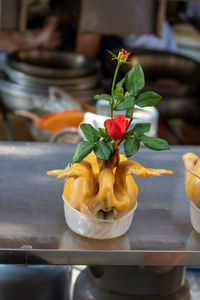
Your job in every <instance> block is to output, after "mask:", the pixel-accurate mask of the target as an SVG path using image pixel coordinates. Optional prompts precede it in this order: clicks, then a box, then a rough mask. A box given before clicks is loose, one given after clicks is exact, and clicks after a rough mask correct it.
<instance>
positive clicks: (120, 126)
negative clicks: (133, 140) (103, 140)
mask: <svg viewBox="0 0 200 300" xmlns="http://www.w3.org/2000/svg"><path fill="white" fill-rule="evenodd" d="M128 123H129V122H128V120H126V119H125V116H124V115H117V116H116V117H114V118H112V119H107V120H105V122H104V126H105V127H106V130H107V133H108V135H109V137H112V138H114V139H116V140H118V139H121V137H122V136H123V135H124V133H125V132H126V128H127V127H128Z"/></svg>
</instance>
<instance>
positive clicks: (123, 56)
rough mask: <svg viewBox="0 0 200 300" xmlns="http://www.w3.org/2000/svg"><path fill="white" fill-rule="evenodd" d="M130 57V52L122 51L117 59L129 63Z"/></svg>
mask: <svg viewBox="0 0 200 300" xmlns="http://www.w3.org/2000/svg"><path fill="white" fill-rule="evenodd" d="M129 55H130V52H127V51H126V50H125V49H122V50H121V51H120V52H119V53H118V57H117V59H118V60H119V61H123V62H126V61H127V58H128V57H129Z"/></svg>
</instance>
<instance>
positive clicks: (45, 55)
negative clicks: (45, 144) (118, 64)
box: [0, 50, 101, 110]
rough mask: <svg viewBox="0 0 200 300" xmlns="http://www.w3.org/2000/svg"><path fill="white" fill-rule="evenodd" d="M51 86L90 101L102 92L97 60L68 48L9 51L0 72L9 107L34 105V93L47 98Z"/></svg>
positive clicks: (5, 102) (28, 108)
mask: <svg viewBox="0 0 200 300" xmlns="http://www.w3.org/2000/svg"><path fill="white" fill-rule="evenodd" d="M50 87H61V88H62V89H63V90H64V91H66V92H68V94H70V95H71V96H72V97H73V98H74V99H75V100H77V101H80V102H83V103H92V102H93V101H94V100H93V96H94V95H95V94H97V93H99V92H101V77H100V72H99V67H98V65H97V61H96V60H94V59H92V58H88V57H86V56H84V55H82V54H77V53H71V52H58V51H44V50H26V51H18V52H14V53H11V54H8V56H7V60H6V63H5V66H4V72H1V73H0V90H1V94H2V101H3V103H4V105H5V106H6V107H7V108H8V109H10V110H15V109H23V110H33V109H35V106H34V100H33V96H38V97H41V98H43V99H42V100H41V101H43V102H44V101H46V100H45V99H44V98H45V97H48V89H49V88H50Z"/></svg>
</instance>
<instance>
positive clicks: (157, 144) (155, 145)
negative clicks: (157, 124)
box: [141, 135, 170, 151]
mask: <svg viewBox="0 0 200 300" xmlns="http://www.w3.org/2000/svg"><path fill="white" fill-rule="evenodd" d="M141 140H142V142H143V143H144V145H145V146H146V147H148V148H149V149H151V150H157V151H162V150H169V149H170V147H169V145H168V143H167V142H166V141H165V140H163V139H159V138H155V137H150V136H146V135H142V136H141Z"/></svg>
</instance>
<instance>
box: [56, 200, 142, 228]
mask: <svg viewBox="0 0 200 300" xmlns="http://www.w3.org/2000/svg"><path fill="white" fill-rule="evenodd" d="M62 199H63V201H64V203H65V204H66V205H67V206H68V207H69V208H70V209H71V210H73V211H74V212H75V213H76V214H77V215H80V217H85V218H89V219H92V220H94V221H98V222H101V223H106V224H109V223H110V224H111V223H113V222H114V221H119V220H123V219H126V218H128V217H129V216H130V215H131V214H133V213H134V212H135V210H136V208H137V206H138V203H137V200H136V203H135V206H134V207H133V208H132V209H131V210H130V211H129V212H128V213H127V214H125V215H124V216H122V217H121V218H118V219H113V220H101V219H97V218H94V217H88V216H87V215H85V214H83V213H81V212H80V211H78V210H76V209H75V208H73V207H72V206H71V205H70V204H69V202H68V201H67V200H66V199H65V198H64V196H63V195H62Z"/></svg>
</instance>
